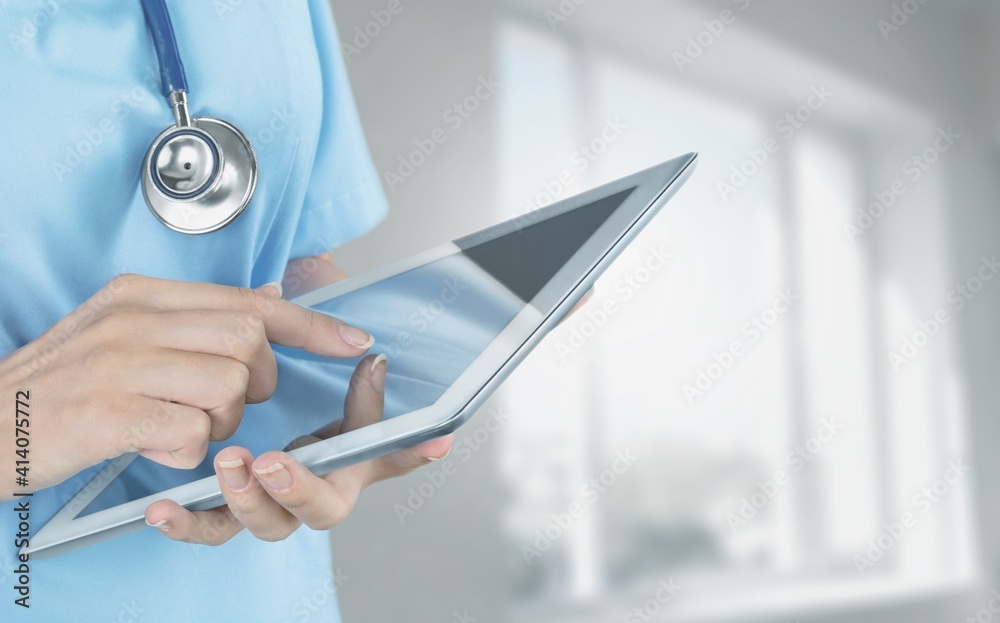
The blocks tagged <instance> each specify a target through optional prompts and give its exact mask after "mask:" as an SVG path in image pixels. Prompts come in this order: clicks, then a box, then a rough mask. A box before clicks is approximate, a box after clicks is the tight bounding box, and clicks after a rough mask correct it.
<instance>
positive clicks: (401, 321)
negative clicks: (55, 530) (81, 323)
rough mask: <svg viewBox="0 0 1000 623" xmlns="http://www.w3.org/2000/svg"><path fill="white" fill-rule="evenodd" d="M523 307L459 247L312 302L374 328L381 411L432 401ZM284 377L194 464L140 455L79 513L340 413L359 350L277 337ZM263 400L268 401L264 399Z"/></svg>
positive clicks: (161, 486)
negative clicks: (343, 352) (383, 366)
mask: <svg viewBox="0 0 1000 623" xmlns="http://www.w3.org/2000/svg"><path fill="white" fill-rule="evenodd" d="M523 307H524V302H523V301H521V300H520V299H518V298H517V297H516V296H514V295H513V294H512V293H511V292H510V291H509V290H507V289H506V288H505V287H504V286H501V285H499V284H498V283H497V282H496V281H495V280H494V279H493V278H492V277H489V276H488V275H486V274H485V273H484V272H483V271H482V270H481V269H480V268H478V267H477V266H476V265H475V264H473V263H472V262H471V261H469V260H468V259H467V258H466V257H465V256H464V255H461V254H456V255H451V256H448V257H445V258H443V259H440V260H437V261H434V262H431V263H429V264H427V265H424V266H421V267H419V268H416V269H413V270H410V271H407V272H405V273H402V274H399V275H396V276H394V277H390V278H389V279H386V280H384V281H380V282H377V283H374V284H371V285H368V286H365V287H363V288H360V289H358V290H354V291H352V292H348V293H346V294H343V295H341V296H338V297H336V298H334V299H331V300H329V301H326V302H324V303H321V304H319V305H316V306H314V307H313V309H317V310H319V311H322V312H325V313H329V314H331V315H333V316H336V317H337V318H340V319H342V320H344V321H345V322H348V323H350V324H354V325H356V326H358V327H362V328H364V329H366V330H367V331H369V332H371V333H372V335H374V336H375V339H376V343H375V346H374V347H372V349H371V351H370V352H372V353H384V354H385V355H386V356H387V359H388V367H387V373H388V377H387V379H386V384H385V410H384V414H383V417H384V418H386V419H387V418H393V417H396V416H398V415H401V414H403V413H408V412H410V411H414V410H416V409H420V408H423V407H427V406H430V405H432V404H433V403H434V402H436V401H437V400H438V398H440V397H441V394H442V393H444V391H445V389H447V388H448V387H449V386H450V385H451V384H452V383H453V382H454V381H455V380H456V379H457V378H458V377H459V376H460V375H461V373H462V372H463V371H464V370H465V369H466V368H468V367H469V365H470V364H471V363H472V362H473V361H474V360H475V359H476V357H478V356H479V354H480V353H481V352H482V351H483V350H484V349H485V348H486V347H487V346H488V345H489V344H490V342H492V341H493V339H494V338H495V337H496V336H497V335H498V334H499V333H500V332H501V331H503V329H504V327H506V326H507V324H508V323H509V322H510V321H511V320H512V319H513V318H514V316H515V315H516V314H517V313H518V312H519V311H521V309H522V308H523ZM275 353H276V356H277V357H278V365H279V379H278V389H277V391H276V392H275V395H274V396H273V397H272V398H271V400H269V401H268V405H267V406H266V407H264V406H263V405H249V406H248V407H247V411H246V414H245V416H244V419H243V422H242V423H241V424H240V429H239V430H238V431H237V433H236V435H234V436H233V437H232V438H230V439H228V440H226V441H223V442H217V443H212V444H210V446H209V452H208V458H207V459H206V460H205V462H204V463H202V465H201V466H199V467H198V468H196V469H193V470H178V469H172V468H168V467H164V466H162V465H160V464H158V463H154V462H152V461H149V460H147V459H145V458H142V457H139V458H137V459H136V460H135V461H134V462H133V463H132V464H131V465H129V467H128V468H127V469H126V470H125V471H124V472H123V473H122V475H121V476H119V477H118V478H117V479H116V480H115V481H114V482H112V483H111V484H110V485H109V486H108V488H107V489H105V490H104V491H102V492H101V493H100V495H98V496H97V497H96V498H95V499H94V500H93V501H92V502H91V503H90V504H89V505H88V506H87V507H86V508H85V509H84V511H83V512H81V513H80V516H83V515H88V514H90V513H94V512H97V511H99V510H104V509H106V508H111V507H113V506H116V505H118V504H122V503H124V502H127V501H129V500H134V499H137V498H141V497H145V496H147V495H151V494H153V493H156V492H158V491H165V490H167V489H170V488H172V487H176V486H179V485H183V484H185V483H189V482H193V481H195V480H198V479H200V478H203V477H205V476H212V475H213V474H214V471H213V469H212V457H214V456H215V453H216V452H218V451H219V450H220V449H222V448H224V447H226V446H230V445H240V446H244V447H246V448H248V449H250V451H251V452H253V453H254V454H255V455H257V454H260V453H261V452H265V451H267V450H280V449H281V448H283V447H284V446H285V444H287V443H288V442H290V441H291V440H292V439H294V438H296V437H298V436H300V435H305V434H308V433H310V432H312V431H313V430H315V429H317V428H319V427H320V426H323V425H325V424H328V423H329V422H332V421H335V420H337V419H340V418H341V417H342V416H343V403H344V397H345V395H346V392H347V383H348V379H350V376H351V374H352V373H353V371H354V368H355V367H356V366H357V364H358V362H359V361H360V358H358V359H330V358H326V357H319V356H315V355H312V354H309V353H306V352H303V351H298V350H294V349H288V348H283V347H280V346H279V347H275ZM262 407H264V408H262Z"/></svg>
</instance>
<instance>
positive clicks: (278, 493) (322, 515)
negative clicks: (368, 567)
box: [146, 355, 453, 545]
mask: <svg viewBox="0 0 1000 623" xmlns="http://www.w3.org/2000/svg"><path fill="white" fill-rule="evenodd" d="M385 374H386V360H385V357H384V356H383V355H379V356H375V355H369V356H367V357H365V358H364V359H362V360H361V362H360V363H359V364H358V366H357V368H355V370H354V374H353V375H352V376H351V382H350V385H349V387H348V391H347V397H346V399H345V401H344V418H343V419H341V420H337V421H335V422H333V423H331V424H328V425H327V426H324V427H323V428H321V429H319V430H317V431H314V432H313V433H312V434H311V435H307V436H305V437H300V438H298V439H296V440H295V441H293V442H292V443H291V444H289V446H288V448H286V449H291V448H294V447H300V446H302V445H305V444H308V443H312V442H315V441H318V440H320V439H328V438H330V437H332V436H334V435H339V434H342V433H346V432H349V431H352V430H356V429H358V428H361V427H363V426H369V425H371V424H374V423H376V422H378V421H380V420H381V419H382V407H383V389H384V386H385ZM452 439H453V436H452V435H449V436H446V437H442V438H440V439H435V440H433V441H428V442H425V443H423V444H420V445H418V446H415V447H413V448H408V449H405V450H399V451H396V452H394V453H392V454H389V455H386V456H382V457H379V458H376V459H372V460H369V461H365V462H362V463H357V464H355V465H351V466H349V467H345V468H343V469H340V470H337V471H334V472H331V473H329V474H326V475H325V476H316V475H314V474H313V473H312V472H310V471H309V470H308V469H306V468H305V467H303V466H302V464H301V463H299V462H298V461H296V460H295V459H293V458H292V457H291V456H289V455H288V454H287V453H286V452H278V451H270V452H265V453H263V454H261V455H260V456H259V457H257V458H256V459H254V457H253V455H252V454H251V453H250V451H249V450H247V449H245V448H241V447H238V446H229V447H227V448H223V449H222V450H220V451H219V453H218V454H217V455H216V457H215V462H214V464H215V473H216V476H217V478H218V479H219V487H220V489H221V491H222V495H223V496H224V497H225V499H226V505H225V506H221V507H219V508H214V509H211V510H207V511H195V512H192V511H189V510H187V509H185V508H183V507H182V506H180V505H178V504H177V503H176V502H174V501H172V500H160V501H158V502H154V503H153V504H151V505H150V506H149V507H148V508H147V509H146V522H147V523H149V524H150V525H152V526H154V527H156V528H158V529H159V530H160V532H162V533H163V534H164V535H166V536H167V537H169V538H171V539H174V540H175V541H184V542H187V543H199V544H203V545H221V544H222V543H225V542H226V541H228V540H229V539H231V538H232V537H233V536H235V535H236V534H237V533H239V532H240V531H241V530H243V529H244V528H246V529H248V530H249V531H250V532H251V533H252V534H253V535H254V536H256V537H257V538H259V539H262V540H265V541H278V540H281V539H285V538H287V537H288V536H289V535H291V534H292V533H293V532H294V531H295V530H297V529H298V528H299V527H300V526H301V525H302V524H305V525H307V526H309V527H310V528H313V529H314V530H326V529H329V528H332V527H333V526H336V525H337V524H339V523H340V522H341V521H343V520H344V518H346V517H347V515H348V513H350V512H351V510H352V509H353V508H354V504H355V502H356V501H357V499H358V495H359V494H360V493H361V491H362V489H364V488H365V487H367V486H368V485H370V484H372V483H375V482H378V481H380V480H385V479H387V478H393V477H396V476H402V475H404V474H407V473H409V472H411V471H413V470H414V469H416V468H417V467H420V466H421V465H424V464H426V463H428V462H429V461H431V460H435V459H441V458H444V457H445V456H446V455H447V454H448V452H449V451H450V450H451V443H452Z"/></svg>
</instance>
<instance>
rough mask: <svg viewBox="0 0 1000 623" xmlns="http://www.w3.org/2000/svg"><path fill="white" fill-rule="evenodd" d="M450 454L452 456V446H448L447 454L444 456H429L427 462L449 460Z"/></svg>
mask: <svg viewBox="0 0 1000 623" xmlns="http://www.w3.org/2000/svg"><path fill="white" fill-rule="evenodd" d="M449 454H451V446H448V451H447V452H445V453H444V454H442V455H441V456H429V457H427V460H428V461H443V460H444V459H446V458H448V455H449Z"/></svg>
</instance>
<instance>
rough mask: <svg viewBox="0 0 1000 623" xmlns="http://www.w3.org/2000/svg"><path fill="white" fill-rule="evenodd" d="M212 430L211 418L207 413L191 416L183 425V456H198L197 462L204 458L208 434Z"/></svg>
mask: <svg viewBox="0 0 1000 623" xmlns="http://www.w3.org/2000/svg"><path fill="white" fill-rule="evenodd" d="M211 432H212V420H211V418H209V417H208V415H207V414H204V413H201V414H199V415H198V416H197V417H193V418H191V420H190V421H189V422H187V423H186V424H185V426H184V435H183V444H184V448H185V450H187V452H185V456H186V457H187V456H192V457H194V456H198V455H200V458H199V459H198V462H199V463H200V462H201V459H203V458H205V453H206V451H207V448H206V446H207V444H208V436H209V435H210V434H211Z"/></svg>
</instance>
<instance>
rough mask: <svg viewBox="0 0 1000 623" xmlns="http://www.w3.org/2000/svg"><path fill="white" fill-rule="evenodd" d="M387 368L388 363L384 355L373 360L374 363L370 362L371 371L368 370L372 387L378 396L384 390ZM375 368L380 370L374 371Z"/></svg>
mask: <svg viewBox="0 0 1000 623" xmlns="http://www.w3.org/2000/svg"><path fill="white" fill-rule="evenodd" d="M388 366H389V362H388V361H386V357H385V354H384V353H383V354H380V355H379V356H378V357H376V358H375V361H373V362H372V367H371V370H369V372H370V373H371V380H372V387H374V388H375V391H377V392H378V393H380V394H381V393H382V391H383V390H385V372H386V369H387V368H388ZM376 368H380V369H378V370H376Z"/></svg>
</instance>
